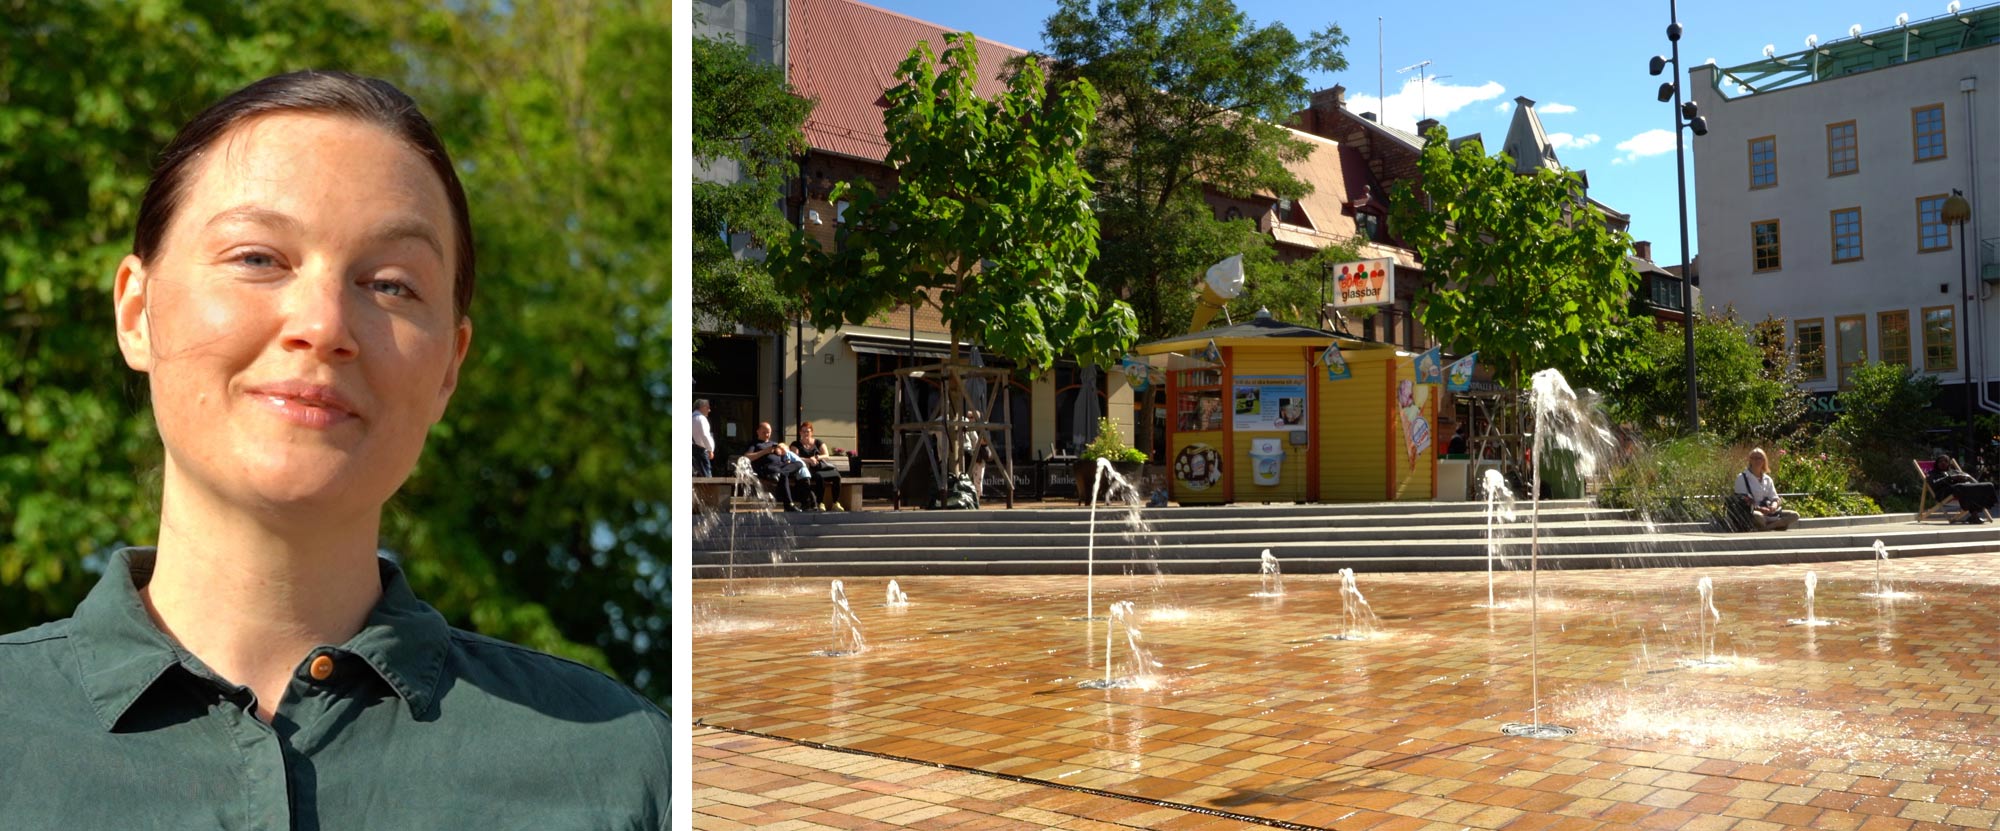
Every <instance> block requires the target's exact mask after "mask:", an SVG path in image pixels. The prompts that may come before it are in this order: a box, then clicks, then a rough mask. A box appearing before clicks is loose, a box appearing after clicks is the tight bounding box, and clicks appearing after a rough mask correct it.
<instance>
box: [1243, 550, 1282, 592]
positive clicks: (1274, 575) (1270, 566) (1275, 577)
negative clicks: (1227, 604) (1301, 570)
mask: <svg viewBox="0 0 2000 831" xmlns="http://www.w3.org/2000/svg"><path fill="white" fill-rule="evenodd" d="M1260 559H1261V561H1262V563H1263V566H1262V568H1261V569H1260V570H1259V572H1258V573H1259V575H1260V576H1261V577H1262V578H1263V588H1261V589H1259V590H1257V591H1255V592H1252V593H1251V594H1250V596H1251V597H1284V596H1285V575H1284V574H1283V573H1282V572H1280V571H1279V570H1278V558H1276V557H1273V556H1271V549H1268V548H1266V549H1264V555H1263V556H1262V557H1261V558H1260Z"/></svg>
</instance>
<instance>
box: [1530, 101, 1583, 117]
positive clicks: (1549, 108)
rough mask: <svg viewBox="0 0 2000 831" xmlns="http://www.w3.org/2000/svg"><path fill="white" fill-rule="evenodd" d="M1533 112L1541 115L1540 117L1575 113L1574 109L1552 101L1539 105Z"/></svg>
mask: <svg viewBox="0 0 2000 831" xmlns="http://www.w3.org/2000/svg"><path fill="white" fill-rule="evenodd" d="M1535 112H1538V113H1541V114H1542V115H1569V114H1570V113H1573V112H1576V108H1575V107H1572V106H1570V105H1568V104H1558V103H1556V102H1554V101H1550V102H1549V103H1547V104H1541V105H1538V106H1536V107H1535Z"/></svg>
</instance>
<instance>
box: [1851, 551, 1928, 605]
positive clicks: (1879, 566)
mask: <svg viewBox="0 0 2000 831" xmlns="http://www.w3.org/2000/svg"><path fill="white" fill-rule="evenodd" d="M1888 564H1889V546H1887V545H1884V544H1883V543H1882V541H1881V540H1876V541H1875V590H1874V591H1867V592H1862V593H1861V596H1862V597H1872V598H1874V599H1876V600H1909V599H1911V598H1914V597H1916V595H1914V594H1911V593H1910V592H1905V591H1897V590H1896V584H1895V582H1894V581H1892V580H1890V579H1889V578H1888V577H1887V576H1885V575H1884V574H1883V567H1884V566H1887V565H1888Z"/></svg>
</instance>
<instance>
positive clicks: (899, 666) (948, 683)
mask: <svg viewBox="0 0 2000 831" xmlns="http://www.w3.org/2000/svg"><path fill="white" fill-rule="evenodd" d="M1996 550H2000V545H1996ZM1808 570H1811V571H1816V572H1817V573H1818V592H1817V598H1816V604H1815V608H1814V612H1815V617H1817V618H1822V619H1833V620H1835V621H1836V622H1835V623H1832V624H1830V625H1824V626H1816V627H1809V626H1799V625H1791V624H1788V623H1787V620H1788V619H1794V618H1802V617H1804V616H1805V606H1804V577H1805V575H1806V573H1807V572H1808ZM1875 571H1876V566H1875V564H1873V563H1865V562H1864V563H1821V564H1816V565H1812V566H1804V565H1795V566H1763V567H1738V568H1717V569H1689V570H1665V569H1658V570H1642V569H1633V570H1606V571H1545V572H1543V573H1542V574H1541V575H1540V576H1539V578H1538V579H1539V584H1540V588H1541V591H1540V602H1539V604H1537V605H1539V607H1540V624H1539V626H1538V627H1532V626H1531V623H1530V618H1531V615H1530V613H1529V610H1528V606H1529V605H1530V604H1529V601H1528V598H1529V594H1530V593H1529V588H1528V587H1529V583H1530V577H1529V575H1528V574H1527V573H1526V572H1525V571H1511V570H1502V571H1501V572H1499V573H1498V574H1497V576H1496V579H1495V581H1494V582H1495V586H1494V595H1495V599H1496V601H1497V605H1498V607H1499V608H1491V609H1489V608H1484V604H1485V602H1486V600H1487V580H1486V575H1484V574H1483V573H1480V574H1467V573H1459V574H1436V573H1425V574H1362V575H1360V576H1359V581H1358V586H1359V588H1360V590H1361V591H1362V592H1363V593H1364V594H1365V595H1366V596H1367V598H1368V600H1369V601H1370V603H1371V604H1372V606H1373V610H1374V612H1375V613H1376V614H1377V615H1378V616H1379V619H1380V623H1381V629H1380V631H1379V633H1378V634H1377V636H1376V637H1374V638H1373V639H1369V640H1356V641H1343V640H1329V639H1327V638H1326V637H1325V636H1327V635H1330V634H1334V633H1337V632H1339V631H1340V630H1341V629H1342V627H1343V623H1342V621H1343V617H1342V613H1341V612H1342V606H1341V600H1340V594H1339V592H1338V586H1339V584H1338V580H1337V578H1335V577H1334V576H1332V575H1311V576H1293V577H1290V578H1288V579H1287V580H1286V583H1285V590H1286V593H1285V595H1284V597H1282V598H1280V599H1259V598H1253V597H1250V596H1249V595H1250V594H1251V593H1252V592H1255V591H1257V590H1258V589H1259V583H1258V578H1257V577H1256V575H1254V574H1245V575H1240V576H1227V577H1166V578H1160V577H1156V576H1149V575H1124V574H1118V575H1110V576H1100V578H1099V579H1098V580H1097V581H1096V583H1095V585H1094V587H1093V590H1094V598H1093V599H1094V602H1095V604H1096V608H1097V609H1098V610H1099V611H1100V613H1102V610H1103V609H1104V608H1106V606H1107V605H1108V604H1109V603H1111V602H1113V601H1118V600H1130V601H1132V602H1133V603H1134V605H1135V609H1136V612H1137V618H1138V620H1139V625H1140V628H1141V630H1142V632H1143V642H1144V644H1145V645H1147V646H1148V647H1149V648H1150V652H1151V657H1152V660H1154V661H1156V662H1157V666H1156V667H1155V668H1154V669H1153V670H1152V671H1151V672H1150V673H1149V677H1148V678H1146V679H1143V680H1144V681H1145V686H1144V687H1143V688H1138V689H1113V690H1091V689H1081V688H1079V687H1078V684H1079V682H1081V681H1084V680H1089V679H1093V678H1101V677H1102V676H1103V674H1104V662H1105V660H1104V659H1105V650H1106V631H1105V627H1106V624H1105V623H1104V622H1102V621H1098V622H1092V623H1086V622H1085V621H1082V620H1078V619H1077V618H1078V617H1079V616H1081V615H1082V614H1083V612H1084V609H1085V585H1084V582H1083V580H1082V579H1081V578H1076V577H983V578H926V577H911V578H905V579H902V581H901V582H902V587H903V589H904V590H905V591H906V592H907V593H908V595H909V598H910V606H909V607H908V609H907V610H903V611H896V610H890V609H887V608H885V607H884V606H883V605H882V600H881V598H882V594H883V588H884V586H885V585H886V583H887V581H886V580H883V579H865V580H853V581H848V584H847V587H846V588H847V592H848V594H849V596H850V598H851V600H852V602H853V604H854V611H855V612H856V613H857V615H858V617H859V618H860V621H861V625H862V627H863V630H864V634H865V635H866V637H867V640H868V643H869V648H868V650H867V651H866V652H864V653H863V654H861V655H858V656H854V657H846V658H828V657H822V656H819V655H815V654H813V653H814V652H815V651H816V650H821V649H825V648H826V646H827V644H828V643H829V641H830V631H829V629H830V627H829V621H830V617H831V616H830V608H829V602H828V600H827V588H828V587H827V581H825V580H811V581H805V580H795V581H787V580H782V579H781V580H738V581H736V582H735V583H734V584H728V583H725V582H723V581H701V582H699V583H697V585H696V590H695V593H694V597H693V602H694V603H695V608H696V611H695V619H696V624H695V634H694V642H695V653H696V654H695V656H694V668H695V669H694V691H693V695H692V700H693V705H694V709H695V716H696V717H697V718H698V719H699V721H700V726H698V731H697V739H696V744H697V748H696V754H697V759H698V764H697V766H696V770H695V772H694V776H695V789H696V790H695V811H696V826H697V827H699V828H715V829H727V828H737V827H766V828H818V827H827V828H863V827H917V828H1032V827H1062V828H1119V827H1139V828H1203V829H1209V828H1217V829H1219V828H1244V827H1282V828H1299V827H1309V828H1333V829H1370V831H1401V830H1403V829H1460V828H1507V829H1594V828H1604V829H1610V828H1687V829H1734V830H1735V831H1757V829H1777V828H1814V829H1915V828H1950V827H1972V828H2000V721H1996V715H2000V690H1996V689H1995V682H1996V679H2000V673H1996V661H2000V655H1996V654H1995V651H1994V644H1995V640H1996V638H2000V634H1996V633H2000V610H1996V608H1995V607H1994V604H1993V600H1994V599H1996V598H2000V557H1996V556H1993V555H1989V554H1971V555H1958V556H1947V557H1924V558H1914V559H1910V560H1900V561H1899V560H1891V561H1890V562H1889V563H1888V564H1887V566H1886V568H1885V573H1886V574H1887V575H1888V576H1889V577H1891V578H1892V579H1893V580H1894V582H1895V588H1896V589H1898V590H1900V591H1902V592H1905V593H1907V594H1908V595H1909V596H1905V597H1902V598H1898V599H1890V600H1882V599H1877V598H1872V597H1868V596H1865V595H1866V594H1867V593H1870V592H1873V591H1874V590H1875V588H1876V586H1875V582H1874V575H1875ZM1702 576H1708V577H1710V578H1711V579H1712V580H1713V582H1714V586H1715V594H1714V597H1715V601H1714V602H1715V607H1716V612H1717V614H1718V615H1719V619H1716V618H1713V617H1711V618H1708V620H1709V621H1710V622H1711V624H1712V627H1713V632H1714V636H1713V646H1712V649H1708V648H1704V644H1703V637H1702V636H1701V632H1700V630H1701V627H1700V626H1698V621H1700V620H1701V619H1702V616H1701V615H1699V614H1698V613H1697V605H1698V604H1697V593H1696V589H1695V583H1696V580H1697V578H1699V577H1702ZM1086 627H1088V629H1087V628H1086ZM1531 630H1535V631H1531ZM1537 637H1538V638H1539V641H1540V645H1541V649H1540V651H1539V660H1531V657H1530V650H1529V643H1530V641H1531V639H1534V638H1537ZM1116 647H1117V651H1116V652H1115V653H1114V654H1115V657H1116V658H1117V659H1119V660H1120V661H1123V660H1124V659H1125V657H1126V653H1125V646H1124V644H1123V643H1122V642H1120V643H1118V644H1116ZM1711 656H1712V658H1711ZM1705 658H1710V660H1706V661H1704V659H1705ZM1537 686H1538V687H1539V693H1540V700H1541V702H1542V708H1541V715H1540V719H1539V720H1540V721H1542V722H1547V723H1554V724H1561V725H1565V726H1570V727H1574V728H1576V729H1577V731H1578V733H1577V734H1576V735H1575V736H1573V737H1569V738H1561V739H1527V738H1516V737H1512V736H1507V735H1503V734H1502V733H1501V732H1500V728H1501V727H1502V725H1503V724H1505V723H1508V722H1524V721H1532V720H1535V718H1534V716H1533V714H1532V713H1531V709H1532V706H1533V705H1532V704H1531V702H1532V701H1533V700H1535V699H1534V690H1535V689H1536V687H1537ZM884 800H887V801H884ZM1010 812H1011V813H1010Z"/></svg>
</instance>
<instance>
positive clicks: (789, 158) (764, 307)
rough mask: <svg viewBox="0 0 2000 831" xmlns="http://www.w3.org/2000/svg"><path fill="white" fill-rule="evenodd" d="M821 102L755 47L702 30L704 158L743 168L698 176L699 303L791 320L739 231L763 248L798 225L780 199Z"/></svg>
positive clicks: (724, 318)
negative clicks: (717, 176) (728, 177)
mask: <svg viewBox="0 0 2000 831" xmlns="http://www.w3.org/2000/svg"><path fill="white" fill-rule="evenodd" d="M812 107H813V103H812V102H811V101H808V100H806V99H803V98H800V97H798V96H796V95H794V94H793V93H792V91H791V89H790V87H789V86H787V85H786V83H785V73H784V70H782V69H780V68H779V67H776V66H773V65H770V64H766V63H762V62H759V61H757V60H756V59H755V58H754V57H752V56H751V54H750V49H749V47H746V46H743V45H742V44H738V43H734V42H731V41H726V40H711V39H709V38H705V37H697V38H695V39H694V101H693V112H694V130H693V132H694V161H695V163H696V164H698V165H704V166H707V167H709V168H711V169H712V170H714V171H716V172H718V173H722V174H727V173H729V172H731V171H732V170H733V171H734V172H735V173H737V174H738V176H737V178H736V179H735V180H734V181H711V180H709V179H707V178H705V177H702V176H696V177H695V181H694V201H693V206H692V208H693V215H694V227H695V229H696V231H695V235H694V285H693V289H694V293H693V295H692V297H693V303H694V308H696V309H700V310H701V311H702V313H703V314H704V315H705V316H712V317H713V318H714V319H716V320H717V321H721V322H725V323H739V324H742V325H745V326H749V327H752V328H758V329H776V328H781V327H783V326H784V324H785V321H786V318H787V317H788V315H789V314H790V311H791V310H790V308H789V307H790V305H791V304H790V303H788V302H787V300H786V298H785V295H783V294H781V293H780V292H778V290H777V287H776V286H775V285H773V283H772V280H771V274H770V272H769V270H768V269H767V268H766V267H765V263H764V262H763V260H762V259H761V258H760V257H758V256H747V257H738V256H736V252H735V251H734V250H733V246H732V245H731V238H732V237H736V236H738V235H743V236H747V237H748V238H749V245H750V247H751V248H753V249H756V250H758V251H760V252H761V251H762V250H764V249H767V248H768V247H769V244H770V243H771V242H772V241H775V240H780V239H782V238H783V237H784V236H785V234H786V232H787V231H788V230H789V229H790V227H791V226H790V223H788V222H787V221H786V220H785V215H784V212H783V211H782V210H781V209H780V208H779V200H780V199H781V198H783V196H784V191H785V184H786V181H787V179H789V178H790V177H791V176H793V175H795V174H796V173H797V172H798V164H797V162H796V161H795V159H796V158H797V157H798V155H799V154H801V153H804V152H805V150H806V140H805V133H804V131H803V129H802V126H803V125H804V124H805V120H806V116H807V115H808V114H810V113H811V112H812Z"/></svg>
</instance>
